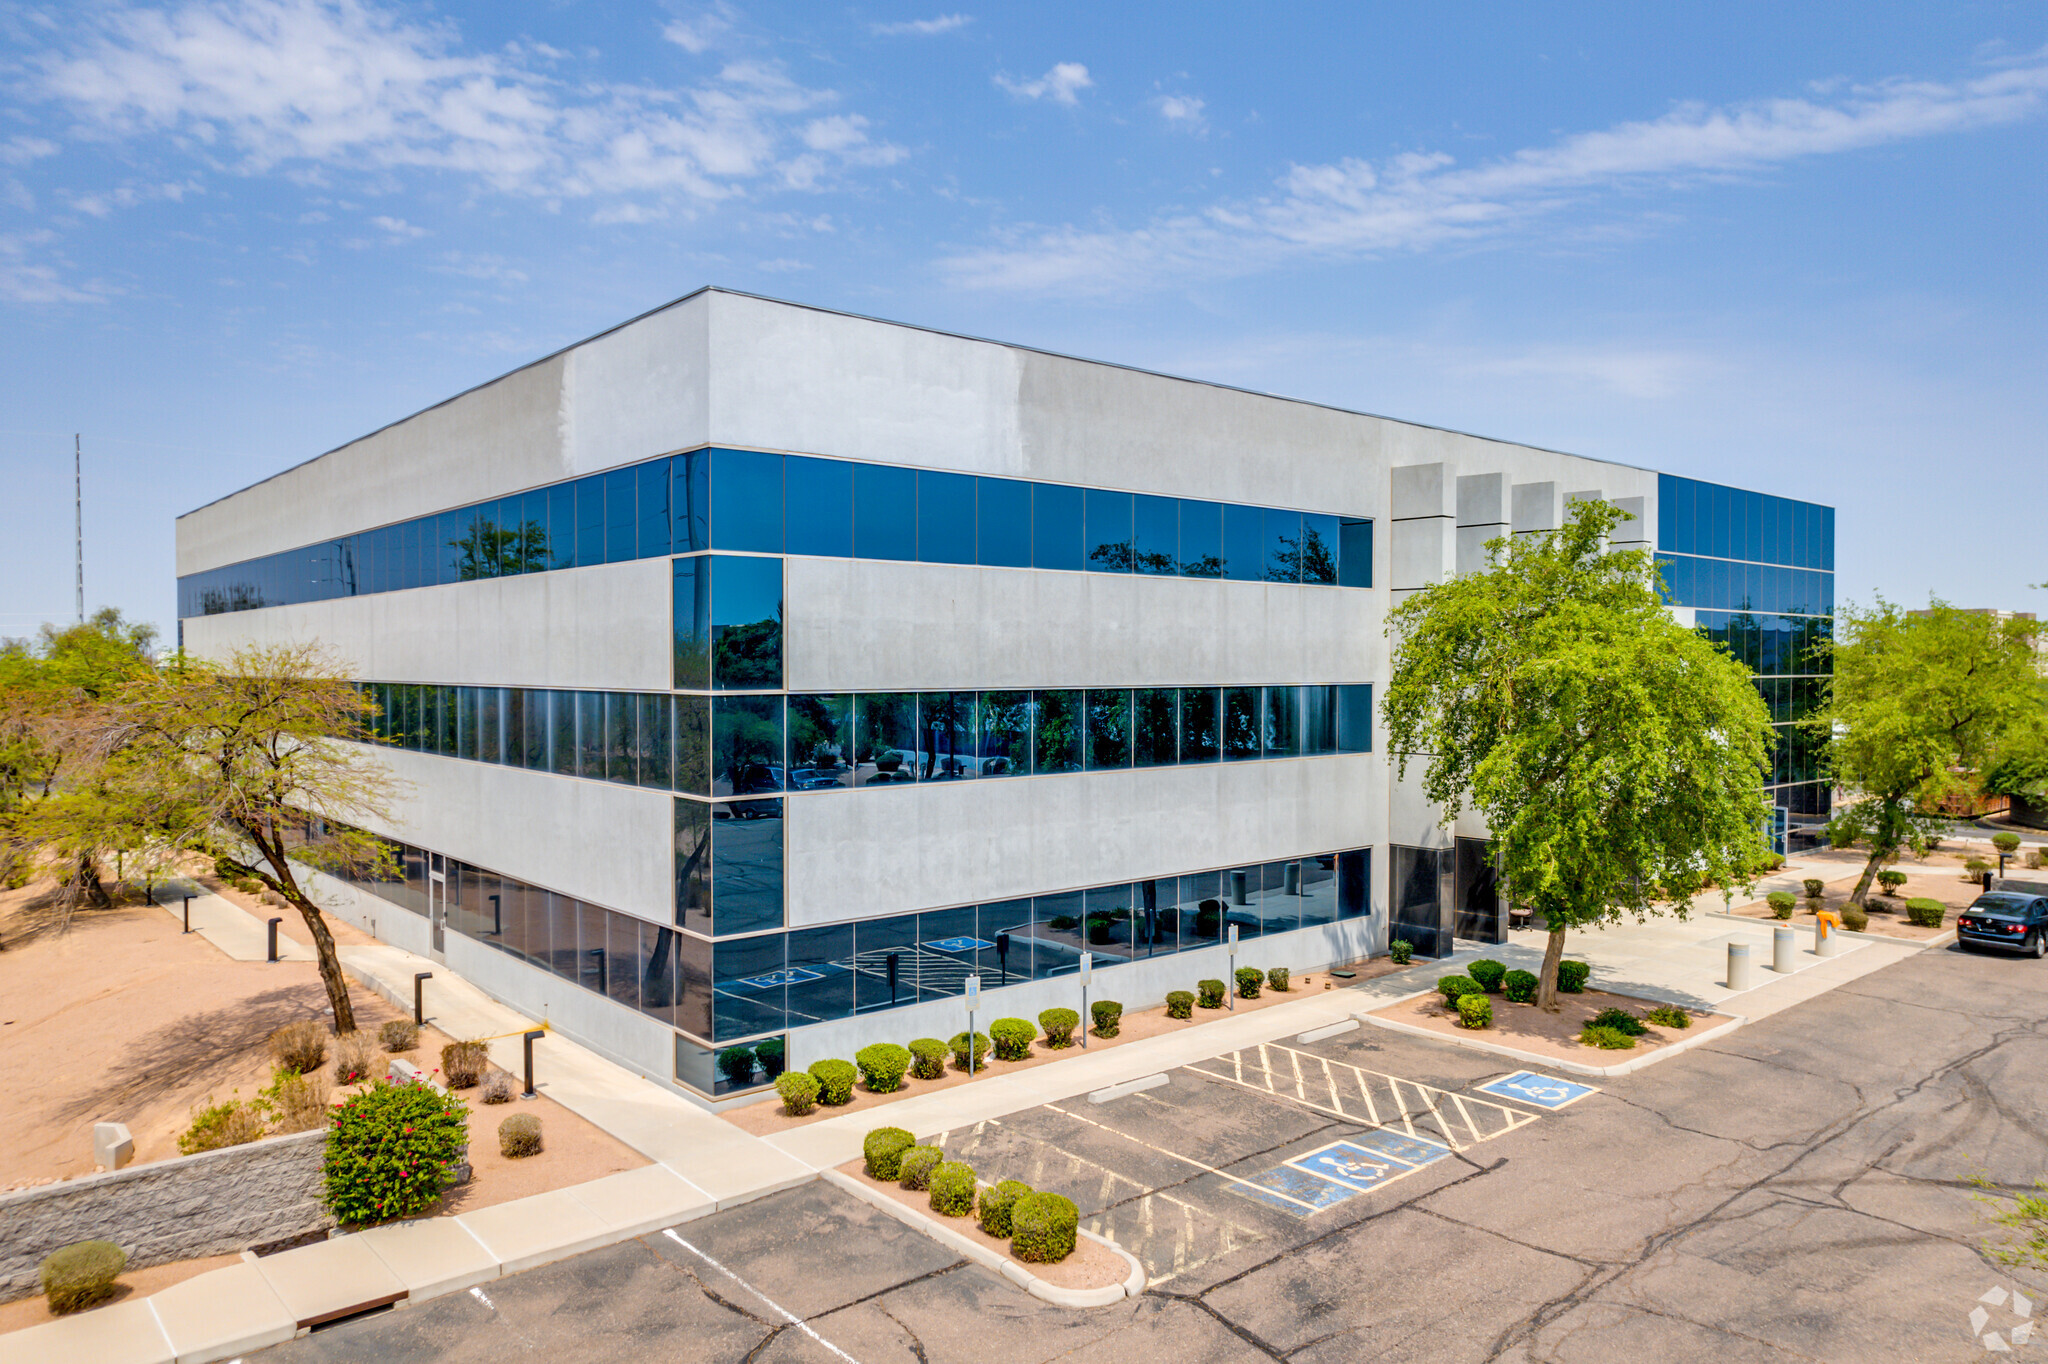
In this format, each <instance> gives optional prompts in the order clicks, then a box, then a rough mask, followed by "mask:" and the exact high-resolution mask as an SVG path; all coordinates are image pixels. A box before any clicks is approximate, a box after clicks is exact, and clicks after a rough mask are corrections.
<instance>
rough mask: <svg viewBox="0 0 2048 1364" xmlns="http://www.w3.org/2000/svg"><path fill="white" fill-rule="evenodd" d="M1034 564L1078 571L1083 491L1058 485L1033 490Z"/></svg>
mask: <svg viewBox="0 0 2048 1364" xmlns="http://www.w3.org/2000/svg"><path fill="white" fill-rule="evenodd" d="M1031 565H1032V567H1033V568H1058V569H1078V568H1081V567H1082V566H1083V555H1082V552H1081V490H1080V489H1079V488H1069V487H1065V486H1064V485H1061V484H1057V483H1035V484H1033V485H1032V487H1031Z"/></svg>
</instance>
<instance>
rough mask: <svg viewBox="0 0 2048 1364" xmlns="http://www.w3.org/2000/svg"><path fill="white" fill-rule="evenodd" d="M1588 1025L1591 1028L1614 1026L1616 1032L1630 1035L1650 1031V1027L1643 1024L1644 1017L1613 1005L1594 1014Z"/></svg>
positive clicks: (1637, 1035)
mask: <svg viewBox="0 0 2048 1364" xmlns="http://www.w3.org/2000/svg"><path fill="white" fill-rule="evenodd" d="M1586 1026H1587V1027H1589V1028H1612V1029H1614V1030H1615V1031H1616V1032H1625V1033H1627V1034H1628V1035H1629V1036H1630V1037H1641V1036H1642V1035H1643V1034H1644V1033H1646V1032H1648V1031H1649V1029H1648V1028H1645V1027H1644V1026H1643V1020H1642V1019H1640V1018H1637V1017H1636V1016H1635V1015H1634V1014H1632V1013H1630V1012H1629V1011H1628V1010H1627V1009H1617V1008H1615V1007H1613V1006H1612V1005H1610V1006H1608V1007H1607V1008H1605V1009H1602V1010H1601V1011H1600V1012H1599V1013H1597V1014H1594V1015H1593V1021H1592V1022H1590V1023H1588V1024H1587V1025H1586Z"/></svg>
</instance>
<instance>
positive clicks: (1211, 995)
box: [1195, 980, 1224, 1009]
mask: <svg viewBox="0 0 2048 1364" xmlns="http://www.w3.org/2000/svg"><path fill="white" fill-rule="evenodd" d="M1223 990H1224V985H1223V982H1222V981H1220V980H1198V981H1196V982H1195V991H1196V994H1197V995H1198V996H1199V997H1200V1000H1201V1005H1202V1007H1203V1008H1205V1009H1220V1008H1222V1007H1223Z"/></svg>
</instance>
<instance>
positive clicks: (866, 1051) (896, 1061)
mask: <svg viewBox="0 0 2048 1364" xmlns="http://www.w3.org/2000/svg"><path fill="white" fill-rule="evenodd" d="M853 1063H854V1064H855V1065H857V1066H859V1067H860V1078H861V1079H863V1080H865V1081H866V1082H867V1086H868V1089H869V1091H870V1092H871V1093H875V1094H894V1093H895V1092H896V1091H897V1090H899V1089H901V1088H903V1073H904V1072H905V1071H907V1070H909V1069H910V1048H908V1047H899V1046H897V1045H896V1044H895V1043H894V1042H876V1043H873V1044H871V1045H869V1046H865V1047H862V1048H861V1049H860V1050H859V1051H857V1052H855V1053H854V1054H853Z"/></svg>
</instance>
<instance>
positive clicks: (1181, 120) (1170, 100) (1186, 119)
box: [1152, 95, 1208, 132]
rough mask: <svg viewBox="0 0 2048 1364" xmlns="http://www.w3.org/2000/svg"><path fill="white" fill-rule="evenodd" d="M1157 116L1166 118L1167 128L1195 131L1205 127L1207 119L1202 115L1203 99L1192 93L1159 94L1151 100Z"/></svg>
mask: <svg viewBox="0 0 2048 1364" xmlns="http://www.w3.org/2000/svg"><path fill="white" fill-rule="evenodd" d="M1152 105H1153V107H1154V108H1156V109H1158V110H1159V116H1160V117H1161V118H1163V119H1165V120H1166V125H1167V126H1168V127H1169V128H1178V129H1181V130H1182V131H1185V132H1195V131H1198V130H1199V129H1201V128H1203V127H1205V126H1206V125H1207V123H1208V120H1207V119H1205V118H1203V117H1202V109H1203V108H1204V103H1203V101H1201V100H1199V99H1196V98H1195V97H1194V96H1193V95H1161V96H1159V97H1158V98H1157V99H1155V100H1153V101H1152Z"/></svg>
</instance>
